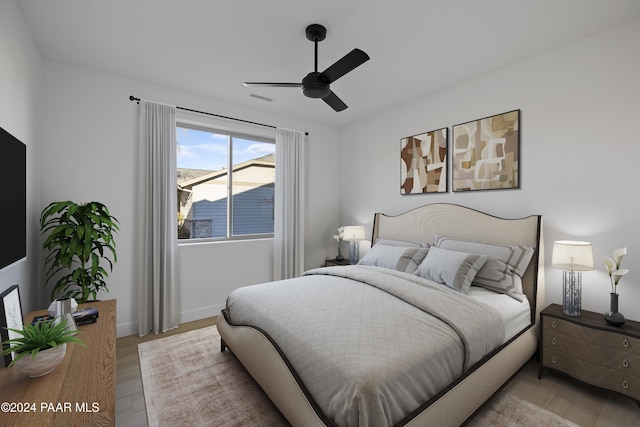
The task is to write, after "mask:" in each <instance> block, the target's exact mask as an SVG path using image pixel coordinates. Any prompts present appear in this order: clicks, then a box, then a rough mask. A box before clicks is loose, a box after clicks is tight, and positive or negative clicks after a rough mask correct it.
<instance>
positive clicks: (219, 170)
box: [176, 124, 275, 239]
mask: <svg viewBox="0 0 640 427" xmlns="http://www.w3.org/2000/svg"><path fill="white" fill-rule="evenodd" d="M176 141H177V143H178V147H177V150H178V151H177V184H178V185H177V192H178V239H248V238H259V237H271V236H273V210H274V203H273V199H274V187H275V141H274V140H273V139H269V138H265V137H260V136H252V135H246V134H240V133H233V132H228V131H223V130H217V129H212V128H205V127H197V126H191V125H184V124H178V125H177V128H176Z"/></svg>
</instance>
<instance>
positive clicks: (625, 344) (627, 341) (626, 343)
mask: <svg viewBox="0 0 640 427" xmlns="http://www.w3.org/2000/svg"><path fill="white" fill-rule="evenodd" d="M622 346H623V347H624V348H627V347H629V340H627V339H624V340H622Z"/></svg>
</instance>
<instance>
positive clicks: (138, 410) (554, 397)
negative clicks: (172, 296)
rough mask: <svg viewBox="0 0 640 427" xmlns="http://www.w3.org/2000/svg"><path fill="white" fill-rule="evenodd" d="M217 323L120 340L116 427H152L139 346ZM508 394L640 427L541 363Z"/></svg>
mask: <svg viewBox="0 0 640 427" xmlns="http://www.w3.org/2000/svg"><path fill="white" fill-rule="evenodd" d="M215 322H216V318H215V317H211V318H207V319H203V320H198V321H195V322H190V323H186V324H183V325H180V327H179V328H177V329H174V330H172V331H170V332H167V333H165V334H160V335H157V336H155V335H151V336H146V337H143V338H139V337H138V336H136V335H132V336H129V337H123V338H118V340H117V342H116V426H117V427H146V426H147V414H146V409H145V404H144V395H143V392H142V379H141V376H140V363H139V361H138V343H141V342H145V341H149V340H152V339H157V338H164V337H166V336H169V335H175V334H177V333H181V332H186V331H190V330H193V329H198V328H203V327H205V326H210V325H214V324H215ZM504 390H505V391H507V392H509V393H513V394H514V395H516V396H518V397H520V398H522V399H525V400H527V401H529V402H531V403H533V404H535V405H537V406H540V407H542V408H546V409H547V410H549V411H551V412H554V413H556V414H558V415H560V416H561V417H564V418H566V419H568V420H570V421H573V422H574V423H576V424H579V425H581V426H584V427H618V426H619V427H623V426H639V425H640V407H639V406H638V405H636V403H635V402H633V401H632V400H631V399H627V398H625V397H623V396H620V395H618V394H615V393H613V392H607V391H602V390H599V389H596V388H594V387H589V386H585V385H583V384H580V383H578V382H576V381H573V380H571V379H569V378H567V377H565V376H563V375H560V374H556V373H553V372H547V373H546V374H545V375H544V376H543V377H542V379H541V380H538V363H537V361H536V360H534V359H532V360H531V361H529V363H527V364H526V365H525V366H524V367H523V369H522V370H521V371H520V372H519V373H518V374H517V375H516V376H514V378H513V379H512V380H511V381H510V382H509V383H508V384H507V385H506V386H505V388H504Z"/></svg>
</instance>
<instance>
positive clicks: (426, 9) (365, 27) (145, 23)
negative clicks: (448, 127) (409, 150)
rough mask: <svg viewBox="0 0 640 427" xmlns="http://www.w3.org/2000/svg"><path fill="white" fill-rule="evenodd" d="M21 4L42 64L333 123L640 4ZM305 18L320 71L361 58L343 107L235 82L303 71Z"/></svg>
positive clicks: (21, 0)
mask: <svg viewBox="0 0 640 427" xmlns="http://www.w3.org/2000/svg"><path fill="white" fill-rule="evenodd" d="M17 3H18V5H19V6H20V8H21V10H22V12H23V14H24V17H25V19H26V21H27V24H28V25H29V27H30V28H31V30H32V32H33V34H34V35H35V38H36V41H37V43H38V45H39V47H40V49H41V51H42V54H43V55H44V57H45V58H47V59H50V60H54V61H59V62H63V63H68V64H72V65H76V66H79V67H84V68H89V69H94V70H98V71H103V72H107V73H111V74H117V75H121V76H126V77H130V78H133V79H137V80H143V81H146V82H149V83H153V84H157V85H161V86H164V87H169V88H174V89H179V90H183V91H187V92H191V93H196V94H199V95H204V96H208V97H212V98H216V99H219V100H223V101H227V102H231V103H235V104H241V105H246V106H249V107H253V108H256V109H260V110H265V111H269V112H272V113H277V114H283V115H287V116H292V117H298V118H302V119H307V120H310V121H314V122H317V123H323V124H327V125H331V126H336V127H342V126H344V125H347V124H349V123H352V122H354V121H356V120H359V119H362V118H364V117H368V116H371V115H373V114H375V113H378V112H381V111H385V110H388V109H390V108H393V107H395V106H397V105H401V104H404V103H407V102H410V101H413V100H416V99H419V98H422V97H424V96H427V95H429V94H432V93H435V92H438V91H441V90H443V89H446V88H448V87H451V86H453V85H456V84H459V83H461V82H464V81H466V80H469V79H473V78H475V77H477V76H480V75H482V74H485V73H487V72H490V71H492V70H494V69H497V68H500V67H504V66H506V65H509V64H512V63H515V62H518V61H521V60H523V59H526V58H528V57H531V56H534V55H537V54H540V53H543V52H545V51H548V50H551V49H554V48H556V47H558V46H560V45H563V44H566V43H568V42H571V41H574V40H577V39H580V38H584V37H587V36H589V35H591V34H595V33H597V32H600V31H602V30H605V29H607V28H611V27H613V26H616V25H619V24H621V23H624V22H627V21H631V20H634V19H637V18H639V17H640V1H638V0H528V1H527V0H423V1H418V0H414V1H409V0H396V1H390V0H314V1H311V0H227V1H222V0H180V1H178V0H103V1H99V0H18V1H17ZM312 23H319V24H322V25H324V26H325V27H326V28H327V38H326V40H325V41H323V42H321V43H320V44H319V66H318V68H319V71H322V70H324V69H325V68H327V67H328V66H329V65H331V64H332V63H333V62H335V61H336V60H338V59H339V58H341V57H342V56H343V55H345V54H346V53H347V52H349V51H351V50H352V49H353V48H355V47H358V48H360V49H362V50H364V51H365V52H366V53H368V54H369V56H370V57H371V60H370V61H368V62H366V63H365V64H363V65H362V66H360V67H359V68H357V69H355V70H354V71H352V72H351V73H349V74H347V75H345V76H344V77H342V78H341V79H339V80H338V81H336V82H335V83H333V84H332V85H331V89H332V90H333V91H334V92H335V93H336V94H337V95H338V96H339V97H340V98H341V99H342V100H343V101H344V102H345V103H346V104H347V105H348V106H349V108H348V109H347V110H345V111H342V112H339V113H336V112H335V111H333V110H332V109H331V108H330V107H329V106H327V105H326V104H325V103H324V102H322V101H321V100H318V99H310V98H306V97H305V96H304V95H303V94H302V93H301V91H300V89H295V88H247V87H245V86H243V84H242V82H243V81H276V82H300V81H301V80H302V78H303V77H304V76H305V75H306V74H307V73H309V72H310V71H313V66H314V62H313V61H314V56H313V43H312V42H310V41H308V40H307V39H306V37H305V28H306V26H307V25H309V24H312ZM630 54H632V53H630ZM633 54H637V52H635V53H633ZM250 93H255V94H258V95H262V96H266V97H269V98H273V102H270V103H269V102H265V101H262V100H259V99H255V98H252V97H250V96H249V94H250ZM133 95H136V96H139V97H142V98H144V97H145V95H146V94H144V93H136V94H133ZM155 101H159V102H165V103H171V102H172V100H170V99H161V100H160V99H157V100H155ZM185 107H189V106H185Z"/></svg>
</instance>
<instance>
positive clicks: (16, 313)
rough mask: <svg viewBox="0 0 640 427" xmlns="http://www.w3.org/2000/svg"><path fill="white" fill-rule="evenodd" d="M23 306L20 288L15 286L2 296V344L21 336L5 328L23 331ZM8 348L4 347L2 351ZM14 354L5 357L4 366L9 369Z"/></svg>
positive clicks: (0, 329) (0, 312) (0, 321)
mask: <svg viewBox="0 0 640 427" xmlns="http://www.w3.org/2000/svg"><path fill="white" fill-rule="evenodd" d="M22 327H23V321H22V305H21V303H20V288H19V286H18V285H13V286H11V287H9V289H7V290H5V291H4V292H2V294H0V342H5V341H8V340H10V339H14V338H19V337H20V336H21V335H19V334H17V333H15V332H13V331H9V330H7V329H5V328H11V329H22ZM5 348H8V345H3V346H2V350H4V349H5ZM14 357H15V354H14V353H10V354H8V355H6V356H5V357H4V366H5V367H7V366H9V364H10V363H11V362H12V361H13V359H14Z"/></svg>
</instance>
